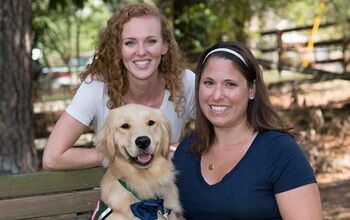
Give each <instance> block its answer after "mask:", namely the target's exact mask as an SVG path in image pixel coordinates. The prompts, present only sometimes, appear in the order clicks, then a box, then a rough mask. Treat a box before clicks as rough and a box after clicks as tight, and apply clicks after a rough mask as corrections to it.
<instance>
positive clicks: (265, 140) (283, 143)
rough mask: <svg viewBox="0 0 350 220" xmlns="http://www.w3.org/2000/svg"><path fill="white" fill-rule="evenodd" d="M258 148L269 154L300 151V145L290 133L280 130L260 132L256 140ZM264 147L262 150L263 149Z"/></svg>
mask: <svg viewBox="0 0 350 220" xmlns="http://www.w3.org/2000/svg"><path fill="white" fill-rule="evenodd" d="M256 145H259V146H260V147H259V149H261V150H262V151H264V152H266V153H268V154H269V155H271V156H273V155H277V156H278V155H280V154H290V153H291V152H295V151H300V150H301V149H300V146H299V145H298V144H297V142H296V140H295V139H294V137H293V136H292V135H290V134H289V133H287V132H281V131H263V132H260V133H259V135H258V138H257V141H256ZM263 149H264V150H263Z"/></svg>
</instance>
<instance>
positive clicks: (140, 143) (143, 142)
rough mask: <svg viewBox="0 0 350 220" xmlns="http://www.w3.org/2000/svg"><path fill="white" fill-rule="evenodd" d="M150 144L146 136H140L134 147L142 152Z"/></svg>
mask: <svg viewBox="0 0 350 220" xmlns="http://www.w3.org/2000/svg"><path fill="white" fill-rule="evenodd" d="M150 143H151V139H149V137H147V136H140V137H138V138H136V140H135V144H136V146H138V147H139V148H141V149H142V150H144V149H146V148H147V147H148V146H149V145H150Z"/></svg>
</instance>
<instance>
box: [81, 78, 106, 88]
mask: <svg viewBox="0 0 350 220" xmlns="http://www.w3.org/2000/svg"><path fill="white" fill-rule="evenodd" d="M81 85H84V86H88V87H104V86H105V83H104V82H103V81H102V80H99V79H97V78H96V77H92V76H91V75H88V76H86V77H85V79H83V80H82V82H81Z"/></svg>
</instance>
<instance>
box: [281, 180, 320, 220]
mask: <svg viewBox="0 0 350 220" xmlns="http://www.w3.org/2000/svg"><path fill="white" fill-rule="evenodd" d="M275 196H276V200H277V204H278V208H279V210H280V213H281V216H282V218H283V219H284V220H294V219H295V220H300V219H308V220H321V219H323V217H322V208H321V199H320V193H319V190H318V187H317V184H316V183H311V184H307V185H304V186H301V187H298V188H295V189H292V190H288V191H286V192H282V193H278V194H276V195H275Z"/></svg>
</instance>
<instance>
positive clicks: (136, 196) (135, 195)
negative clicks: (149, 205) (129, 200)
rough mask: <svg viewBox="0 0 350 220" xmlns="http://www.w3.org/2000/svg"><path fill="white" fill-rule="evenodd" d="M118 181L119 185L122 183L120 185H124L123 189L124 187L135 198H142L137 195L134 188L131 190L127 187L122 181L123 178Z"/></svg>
mask: <svg viewBox="0 0 350 220" xmlns="http://www.w3.org/2000/svg"><path fill="white" fill-rule="evenodd" d="M118 182H119V183H120V185H122V186H123V187H124V189H126V190H127V191H129V192H130V193H131V194H132V195H133V196H134V197H135V198H136V199H138V200H142V199H140V197H139V195H137V193H136V192H135V191H134V190H132V189H130V188H129V187H128V185H127V184H126V182H125V181H123V180H121V179H118Z"/></svg>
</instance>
